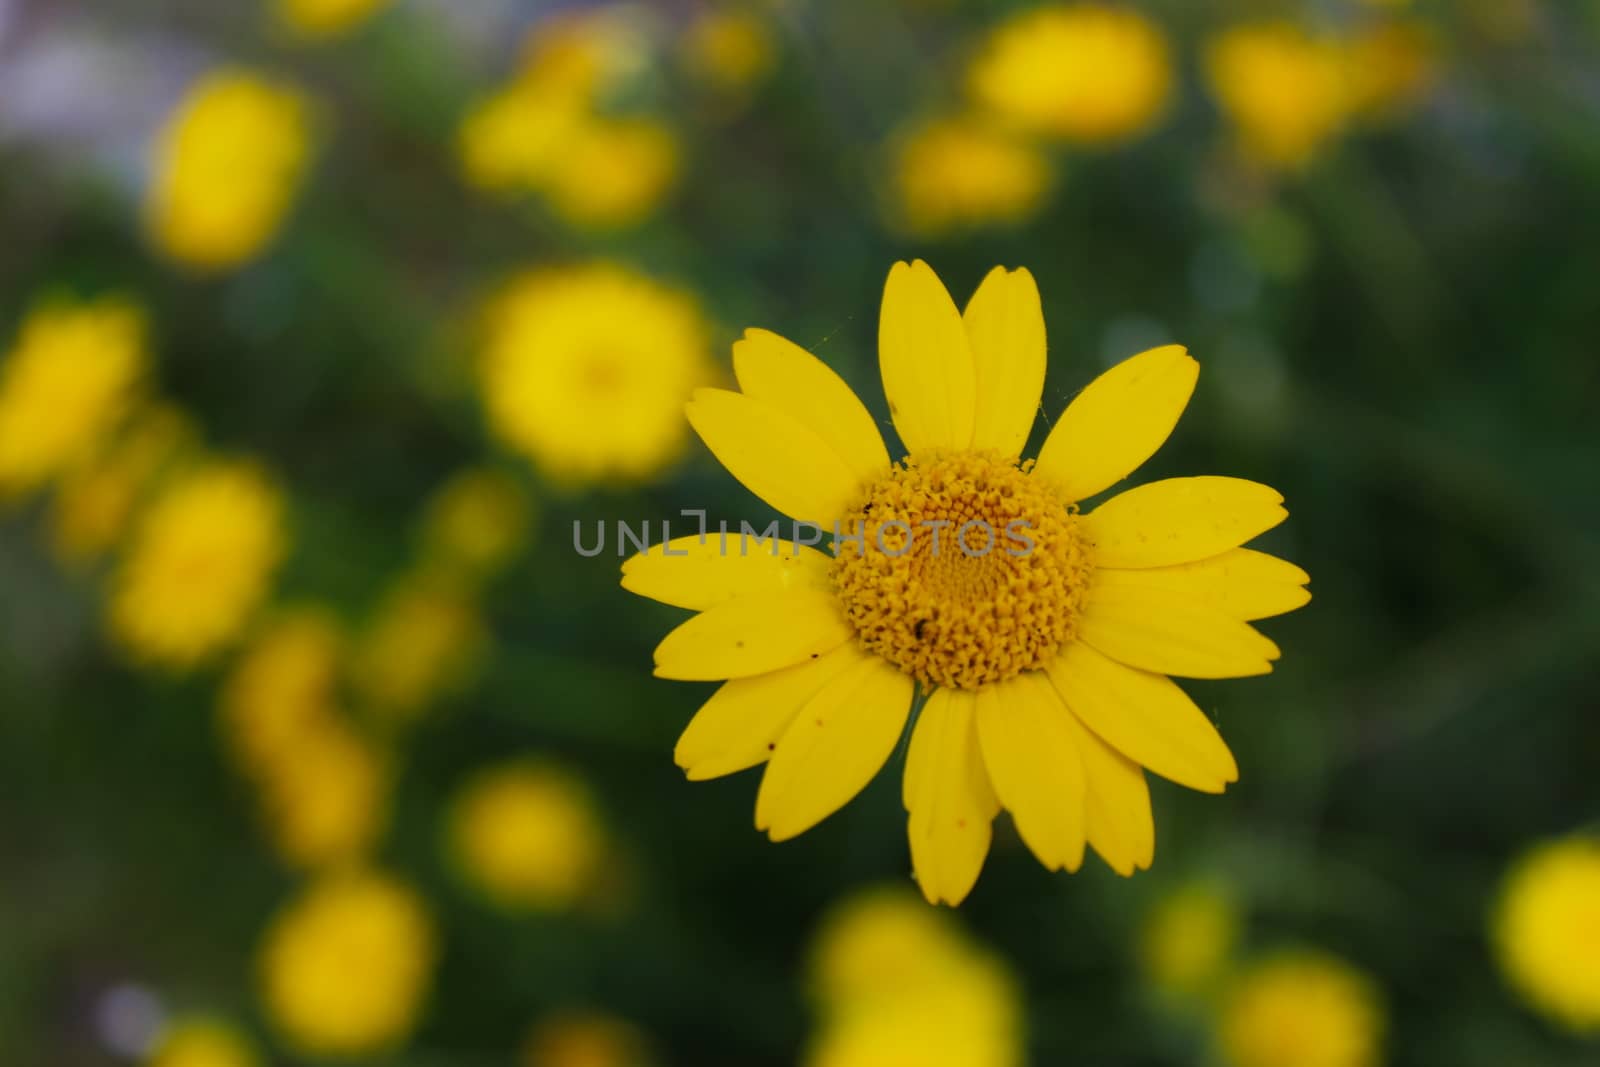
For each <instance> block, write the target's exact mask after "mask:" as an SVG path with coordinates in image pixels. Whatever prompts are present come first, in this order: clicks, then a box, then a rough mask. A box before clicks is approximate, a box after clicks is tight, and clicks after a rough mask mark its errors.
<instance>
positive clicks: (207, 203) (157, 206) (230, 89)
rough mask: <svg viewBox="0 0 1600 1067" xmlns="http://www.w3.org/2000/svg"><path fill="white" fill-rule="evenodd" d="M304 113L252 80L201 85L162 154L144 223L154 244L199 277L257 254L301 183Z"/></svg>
mask: <svg viewBox="0 0 1600 1067" xmlns="http://www.w3.org/2000/svg"><path fill="white" fill-rule="evenodd" d="M307 111H308V108H307V104H306V102H305V100H304V99H303V98H302V97H301V95H300V94H299V92H297V91H296V90H294V89H293V88H290V87H288V86H286V85H282V84H279V83H276V82H273V81H270V80H267V79H265V78H263V77H261V76H260V75H257V74H254V73H252V72H249V71H245V70H231V69H230V70H221V71H217V72H215V73H212V74H210V75H208V76H206V77H205V78H202V79H201V80H200V81H199V82H197V83H196V84H195V85H194V86H193V87H192V88H191V89H190V90H189V93H188V95H187V96H186V97H185V98H184V99H183V101H182V102H181V103H180V104H179V105H178V107H177V109H176V110H175V111H174V112H173V114H172V117H171V118H170V119H168V121H167V125H166V127H165V128H164V129H163V130H162V131H161V134H160V136H159V138H158V139H157V142H156V145H155V160H154V174H153V176H152V180H151V183H150V188H149V192H148V195H147V197H146V201H145V214H146V218H147V220H148V224H149V228H150V233H151V236H152V238H153V239H154V241H155V243H156V245H157V246H158V247H159V248H160V249H161V250H162V251H163V252H165V253H166V254H167V255H168V256H170V257H171V258H172V259H174V260H176V261H178V262H180V263H182V264H184V265H185V266H188V267H192V268H195V269H199V270H221V269H226V268H230V267H234V266H237V265H239V264H241V263H243V262H244V261H246V260H248V259H250V258H252V257H254V256H255V255H256V254H257V253H258V252H260V251H261V249H262V248H263V246H265V245H266V244H267V242H268V241H270V240H271V239H272V237H273V236H274V235H275V234H276V233H277V231H278V229H279V227H280V226H281V225H282V222H283V219H284V216H285V215H286V214H287V213H288V210H289V207H290V205H291V203H292V202H293V200H294V197H295V194H296V192H297V191H298V189H299V186H300V183H301V180H302V178H303V176H304V172H305V168H306V163H307V158H308V156H309V152H310V131H309V117H308V114H307Z"/></svg>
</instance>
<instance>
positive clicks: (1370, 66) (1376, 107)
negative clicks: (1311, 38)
mask: <svg viewBox="0 0 1600 1067" xmlns="http://www.w3.org/2000/svg"><path fill="white" fill-rule="evenodd" d="M1345 63H1346V66H1347V68H1348V75H1347V76H1348V78H1349V91H1350V104H1351V107H1352V108H1353V109H1354V110H1355V111H1356V112H1358V113H1359V114H1361V115H1364V116H1367V117H1370V118H1376V119H1385V118H1389V117H1391V116H1393V115H1394V114H1396V113H1398V112H1403V111H1405V110H1406V109H1407V108H1410V107H1412V106H1414V105H1415V104H1416V103H1417V102H1418V101H1419V100H1421V99H1422V98H1423V96H1425V95H1426V94H1427V92H1428V90H1429V88H1430V87H1431V86H1432V84H1433V80H1434V78H1435V76H1436V75H1437V70H1436V57H1435V48H1434V42H1433V37H1432V35H1431V34H1430V32H1429V30H1428V28H1427V27H1426V26H1425V25H1423V24H1422V23H1420V22H1414V21H1413V22H1405V21H1400V20H1397V19H1391V20H1388V21H1385V22H1380V23H1378V24H1377V25H1375V26H1371V27H1368V28H1367V29H1364V30H1362V31H1361V32H1360V33H1358V34H1356V36H1355V37H1354V38H1352V39H1351V40H1350V41H1349V42H1347V43H1346V45H1345Z"/></svg>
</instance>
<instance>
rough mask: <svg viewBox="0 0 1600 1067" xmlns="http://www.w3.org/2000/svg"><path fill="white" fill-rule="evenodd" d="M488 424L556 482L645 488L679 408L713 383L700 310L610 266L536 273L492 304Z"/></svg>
mask: <svg viewBox="0 0 1600 1067" xmlns="http://www.w3.org/2000/svg"><path fill="white" fill-rule="evenodd" d="M486 325H487V330H486V337H485V343H484V346H483V350H482V352H481V356H480V366H479V370H480V375H481V386H482V391H483V401H484V405H485V407H486V409H487V412H488V417H489V423H490V426H491V427H492V428H493V430H494V431H495V433H496V434H497V435H498V436H499V437H500V438H501V440H503V441H504V442H505V443H506V444H508V445H510V446H511V447H513V448H515V449H517V450H518V451H520V452H523V453H525V454H526V455H527V456H528V457H529V458H530V459H532V460H533V461H534V463H535V464H536V465H537V466H538V467H539V468H540V469H541V470H542V471H543V472H544V474H545V475H546V476H548V477H550V478H552V479H554V480H556V481H560V482H567V483H577V484H582V483H588V482H597V481H606V480H617V481H642V480H644V479H647V478H650V477H652V476H654V475H655V474H656V473H657V472H659V471H660V470H661V469H662V468H664V467H665V466H666V465H667V464H669V463H670V462H672V461H673V460H674V459H676V458H677V456H678V455H679V453H680V452H681V451H682V449H683V446H684V443H685V438H686V436H687V429H688V428H687V426H686V425H685V423H684V419H683V405H684V402H685V401H687V400H688V398H689V394H690V392H691V391H692V390H693V389H694V387H695V386H697V385H700V384H702V383H704V382H705V381H706V380H707V379H708V378H709V377H710V376H711V367H710V357H709V355H708V351H707V343H708V341H707V327H706V324H705V321H704V320H703V318H702V317H701V311H700V307H699V304H698V303H697V302H696V300H695V299H694V298H693V297H692V296H690V295H689V294H687V293H684V292H680V291H678V290H675V289H670V288H667V287H666V286H664V285H661V284H658V283H657V282H655V281H653V280H651V279H650V278H647V277H644V276H643V275H640V274H636V273H634V272H633V271H631V270H628V269H627V268H624V267H621V266H615V265H611V264H606V263H598V264H591V265H588V266H577V267H570V268H566V269H546V270H539V271H532V272H529V273H526V274H523V275H521V276H519V277H517V278H516V279H515V280H513V281H512V282H511V284H509V285H508V286H506V287H505V289H504V291H503V292H502V293H501V294H500V297H499V299H498V300H496V301H495V302H494V304H493V306H492V308H491V309H490V313H489V315H488V321H487V324H486Z"/></svg>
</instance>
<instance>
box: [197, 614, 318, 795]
mask: <svg viewBox="0 0 1600 1067" xmlns="http://www.w3.org/2000/svg"><path fill="white" fill-rule="evenodd" d="M343 657H344V635H343V634H342V632H341V631H340V628H339V624H338V622H337V620H335V619H334V617H333V616H332V614H331V613H330V612H328V611H326V610H324V609H322V608H320V607H311V606H307V607H296V608H291V609H288V610H285V611H283V612H281V613H280V614H279V615H278V616H277V617H276V618H275V619H273V620H272V621H271V622H270V623H268V624H267V625H266V626H264V627H263V628H262V629H261V630H260V632H259V633H257V634H256V635H255V636H254V637H253V638H252V639H251V641H250V643H249V646H248V647H247V648H246V649H245V650H244V653H243V654H242V655H241V656H240V657H239V658H238V659H237V660H236V661H235V662H234V664H233V666H232V668H230V670H229V672H228V675H227V678H226V679H225V680H224V682H223V686H222V694H221V703H220V711H221V725H222V730H223V734H224V736H225V738H226V740H227V742H228V746H229V749H230V751H231V753H232V755H233V757H234V759H235V761H236V762H237V763H238V765H239V767H240V768H241V769H242V770H244V771H245V772H246V773H249V774H251V775H256V776H260V775H266V774H268V773H270V772H272V771H274V770H275V769H277V768H278V767H280V766H283V765H284V764H285V763H287V762H289V761H291V760H292V759H293V758H294V756H295V753H296V752H297V751H298V750H299V748H300V745H301V741H302V739H304V738H305V737H306V736H308V735H309V734H310V733H312V732H313V731H314V730H316V729H318V728H319V727H320V726H321V724H323V723H324V722H326V721H327V720H328V719H329V718H330V717H331V716H332V715H333V714H334V713H335V712H334V709H335V707H336V706H337V703H338V686H339V669H340V666H341V664H342V663H343Z"/></svg>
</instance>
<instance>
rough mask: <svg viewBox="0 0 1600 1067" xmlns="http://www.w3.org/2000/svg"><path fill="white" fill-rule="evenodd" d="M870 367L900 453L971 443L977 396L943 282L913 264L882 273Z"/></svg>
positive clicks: (963, 338)
mask: <svg viewBox="0 0 1600 1067" xmlns="http://www.w3.org/2000/svg"><path fill="white" fill-rule="evenodd" d="M878 363H879V367H880V369H881V370H882V373H883V391H884V393H885V394H887V395H888V397H889V414H890V415H892V416H893V417H894V427H895V429H896V430H898V431H899V433H900V441H901V443H902V444H904V445H905V447H906V451H907V452H913V453H914V452H919V451H922V450H923V449H929V448H966V447H968V446H970V445H971V444H972V424H973V412H974V410H975V408H976V406H977V391H976V382H975V377H974V372H973V367H972V350H971V348H970V347H969V346H968V344H967V331H966V327H965V326H963V325H962V323H961V312H959V311H957V310H956V304H955V301H954V300H951V299H950V293H949V292H948V291H947V290H946V289H945V287H944V283H943V282H941V281H940V280H939V277H938V275H936V274H934V273H933V268H932V267H930V266H928V265H927V264H926V263H924V262H922V260H920V259H919V260H917V261H916V262H915V263H912V264H911V265H910V266H907V265H906V264H904V263H896V264H895V265H894V267H893V268H891V269H890V271H889V280H888V282H887V283H886V284H885V285H884V287H883V309H882V312H881V315H880V317H879V320H878Z"/></svg>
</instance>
